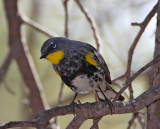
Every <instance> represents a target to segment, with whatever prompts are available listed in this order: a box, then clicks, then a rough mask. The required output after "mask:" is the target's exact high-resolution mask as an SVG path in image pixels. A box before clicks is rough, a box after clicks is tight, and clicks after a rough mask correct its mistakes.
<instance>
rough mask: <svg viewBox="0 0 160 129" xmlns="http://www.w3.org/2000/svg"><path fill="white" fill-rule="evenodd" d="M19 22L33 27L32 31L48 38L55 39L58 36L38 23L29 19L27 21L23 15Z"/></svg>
mask: <svg viewBox="0 0 160 129" xmlns="http://www.w3.org/2000/svg"><path fill="white" fill-rule="evenodd" d="M21 20H22V22H23V23H25V24H27V25H29V26H31V27H33V28H34V29H36V30H38V31H39V32H41V33H43V34H45V35H46V36H48V37H57V36H58V35H57V34H56V33H53V32H51V31H49V30H48V29H47V28H45V27H43V26H41V25H39V24H38V23H36V22H34V21H32V20H31V19H29V18H28V17H26V16H24V15H21Z"/></svg>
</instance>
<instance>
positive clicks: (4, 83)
mask: <svg viewBox="0 0 160 129" xmlns="http://www.w3.org/2000/svg"><path fill="white" fill-rule="evenodd" d="M3 85H4V88H5V89H6V90H7V91H8V93H10V94H11V95H15V93H14V91H12V90H11V89H10V87H9V86H8V84H7V83H6V82H5V80H4V81H3Z"/></svg>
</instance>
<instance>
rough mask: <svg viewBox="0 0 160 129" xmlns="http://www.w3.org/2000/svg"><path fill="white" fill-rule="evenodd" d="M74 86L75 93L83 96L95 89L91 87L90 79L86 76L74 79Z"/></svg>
mask: <svg viewBox="0 0 160 129" xmlns="http://www.w3.org/2000/svg"><path fill="white" fill-rule="evenodd" d="M72 85H74V86H75V87H76V88H75V92H77V93H81V94H87V93H89V92H90V91H91V90H92V89H93V88H92V87H91V86H90V83H89V79H88V77H87V76H86V75H80V76H77V77H75V78H74V79H73V81H72Z"/></svg>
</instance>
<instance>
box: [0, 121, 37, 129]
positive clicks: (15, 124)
mask: <svg viewBox="0 0 160 129" xmlns="http://www.w3.org/2000/svg"><path fill="white" fill-rule="evenodd" d="M14 127H36V122H34V121H12V122H8V123H6V124H4V125H0V129H7V128H14Z"/></svg>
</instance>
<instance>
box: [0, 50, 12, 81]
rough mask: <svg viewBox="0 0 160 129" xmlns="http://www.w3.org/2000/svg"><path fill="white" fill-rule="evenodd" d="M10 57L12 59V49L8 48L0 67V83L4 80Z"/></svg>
mask: <svg viewBox="0 0 160 129" xmlns="http://www.w3.org/2000/svg"><path fill="white" fill-rule="evenodd" d="M12 59H13V55H12V51H11V49H10V51H9V53H8V55H7V57H6V59H5V61H4V63H3V65H2V66H1V68H0V83H1V82H2V81H3V80H4V78H5V76H6V73H7V71H8V68H9V66H10V64H11V61H12Z"/></svg>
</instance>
